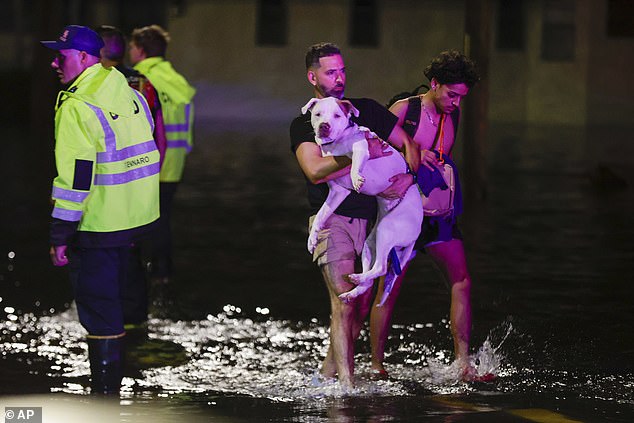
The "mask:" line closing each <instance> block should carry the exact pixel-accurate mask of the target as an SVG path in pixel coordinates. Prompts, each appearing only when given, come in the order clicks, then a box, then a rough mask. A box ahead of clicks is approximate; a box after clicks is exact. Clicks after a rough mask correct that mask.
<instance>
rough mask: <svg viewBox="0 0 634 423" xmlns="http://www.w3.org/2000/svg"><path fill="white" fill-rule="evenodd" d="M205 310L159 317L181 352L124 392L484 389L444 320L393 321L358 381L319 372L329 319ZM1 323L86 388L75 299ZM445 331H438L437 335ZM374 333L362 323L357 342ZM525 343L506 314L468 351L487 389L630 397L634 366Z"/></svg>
mask: <svg viewBox="0 0 634 423" xmlns="http://www.w3.org/2000/svg"><path fill="white" fill-rule="evenodd" d="M225 309H226V312H223V313H219V314H217V315H209V316H208V317H207V319H204V320H200V321H177V322H174V321H171V320H168V319H158V318H153V319H151V320H150V322H149V327H150V339H151V340H152V341H160V342H165V343H168V344H171V345H176V346H178V348H179V349H180V350H181V351H184V353H183V354H181V357H183V356H184V357H185V360H182V359H181V358H179V360H174V361H173V362H171V363H170V362H169V360H168V362H167V364H168V365H165V366H162V367H152V368H147V369H144V370H142V371H140V372H139V373H137V374H134V375H126V377H125V378H124V380H123V385H124V387H123V394H124V395H132V396H138V395H144V393H148V392H150V393H153V394H152V395H174V394H178V393H190V394H212V393H216V394H218V395H246V396H250V397H254V398H266V399H269V400H272V401H275V402H280V403H285V402H299V403H302V404H310V403H313V402H315V401H321V400H327V399H329V398H330V399H333V398H346V397H359V398H364V397H375V398H376V397H406V396H412V395H425V396H426V395H435V394H442V395H445V394H461V393H468V392H474V391H479V390H481V389H482V388H483V386H481V385H477V384H476V385H474V384H470V383H465V382H463V380H462V373H461V371H462V369H461V368H460V366H458V364H457V363H454V362H452V361H451V357H452V353H451V351H450V350H448V349H443V348H442V347H439V345H443V342H444V343H445V344H446V342H445V341H446V338H447V335H448V326H447V325H448V322H446V321H442V322H439V323H433V324H432V323H415V324H412V325H400V326H399V325H397V326H396V327H395V328H394V330H393V333H392V338H391V341H390V342H391V343H392V345H393V347H392V349H391V350H390V351H388V355H387V360H386V362H387V366H388V371H389V373H390V379H389V380H380V381H377V380H373V378H372V374H371V369H370V366H369V361H370V357H369V351H367V350H363V349H361V351H360V352H359V353H357V354H356V356H355V363H356V369H355V382H356V387H355V388H353V389H344V388H343V387H341V386H340V385H339V384H338V383H337V382H336V381H333V380H323V379H320V378H319V377H317V376H316V369H317V368H318V367H319V365H320V362H321V360H322V358H323V357H324V355H325V353H326V351H327V347H328V342H329V341H328V329H327V327H325V326H324V325H323V324H320V323H319V322H318V321H317V320H316V319H312V320H310V321H308V322H301V321H299V322H298V321H288V320H275V319H273V318H270V317H268V315H263V314H261V313H257V312H256V313H254V317H253V318H248V317H245V316H244V312H243V311H242V310H240V308H239V307H226V308H225ZM12 314H13V315H16V316H17V318H16V319H14V320H10V319H7V320H5V321H4V322H2V323H1V326H0V329H1V330H0V354H2V356H5V357H9V356H12V357H14V358H17V360H18V361H20V362H23V363H25V364H24V366H25V367H27V368H28V370H29V372H31V373H39V374H41V375H45V376H46V377H47V378H48V379H47V380H49V381H50V384H51V390H52V391H54V392H66V393H73V394H86V393H87V392H88V389H87V385H88V380H89V374H90V370H89V365H88V360H87V348H86V344H85V342H84V337H85V331H84V330H83V328H82V327H81V325H80V324H79V323H78V322H77V318H76V310H75V309H74V307H71V308H70V309H68V310H66V311H65V312H62V313H58V314H55V315H51V316H41V317H36V316H34V315H32V314H22V315H20V314H19V313H15V312H14V313H12ZM441 338H442V339H445V341H440V340H439V339H441ZM368 343H369V339H368V334H367V331H363V332H362V335H361V339H360V344H361V345H364V346H366V347H365V348H367V344H368ZM529 347H530V345H529V343H528V342H527V341H526V339H525V337H524V334H522V333H519V332H518V331H517V330H516V329H515V327H514V326H513V325H512V324H511V323H510V322H504V323H502V324H501V325H500V326H499V327H497V328H495V329H493V330H491V331H490V333H489V334H488V336H487V337H486V339H485V341H484V342H483V343H482V345H481V346H480V347H479V348H478V350H477V352H476V353H475V354H473V355H472V356H471V357H470V360H471V363H472V364H473V366H474V368H475V371H476V374H477V375H479V376H482V375H486V374H493V375H496V376H497V379H496V380H495V381H494V382H493V383H490V384H486V387H485V389H486V390H489V391H490V390H493V391H498V392H507V393H523V392H525V393H529V392H545V391H548V392H553V393H555V394H558V393H559V392H564V393H566V394H567V395H573V394H574V395H577V396H580V397H585V398H593V399H606V400H616V401H618V402H621V403H630V404H631V403H634V397H633V396H632V391H631V389H627V390H623V389H620V388H615V386H621V387H628V386H629V387H631V386H634V375H631V374H624V375H620V374H619V375H610V374H607V375H601V374H591V373H586V374H584V373H581V372H572V371H567V370H565V369H549V368H545V367H544V366H543V364H542V365H541V367H540V365H539V364H540V361H539V360H537V359H536V358H535V357H534V356H536V355H537V354H539V353H538V352H533V353H530V351H529V354H526V351H527V350H529Z"/></svg>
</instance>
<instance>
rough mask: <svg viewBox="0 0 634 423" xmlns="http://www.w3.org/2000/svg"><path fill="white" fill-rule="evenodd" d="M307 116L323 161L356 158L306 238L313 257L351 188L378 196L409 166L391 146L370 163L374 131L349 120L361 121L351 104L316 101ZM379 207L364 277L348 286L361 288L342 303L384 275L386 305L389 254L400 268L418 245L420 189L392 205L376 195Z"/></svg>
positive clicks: (413, 189)
mask: <svg viewBox="0 0 634 423" xmlns="http://www.w3.org/2000/svg"><path fill="white" fill-rule="evenodd" d="M308 111H310V112H311V119H310V121H311V124H312V126H313V129H314V131H315V141H316V142H317V144H318V145H319V147H320V148H321V153H322V156H324V157H325V156H348V157H350V158H351V159H352V166H351V168H350V175H349V176H348V175H345V176H342V177H339V178H337V179H333V180H332V181H329V182H328V188H329V192H328V197H327V198H326V201H325V203H324V204H323V205H322V207H321V208H320V209H319V211H318V212H317V215H316V216H315V219H314V220H313V225H312V227H311V229H310V234H309V235H308V251H310V252H311V253H312V252H313V251H314V250H315V247H316V245H317V238H318V233H319V231H320V230H321V229H323V228H324V224H325V222H326V220H328V218H329V217H330V215H332V214H333V213H334V211H335V210H336V209H337V207H338V206H339V205H340V204H341V203H342V202H343V200H344V199H345V198H346V197H347V196H348V194H350V192H351V190H352V189H354V190H355V191H357V192H360V193H362V194H366V195H372V196H377V195H378V194H379V193H381V192H383V191H385V189H387V188H388V187H389V186H390V185H391V182H390V178H391V177H392V176H394V175H398V174H401V173H405V172H406V170H407V164H406V162H405V159H403V156H401V154H400V153H399V152H398V151H396V150H395V149H394V148H393V147H391V146H390V147H388V149H391V150H392V154H390V155H386V156H382V157H379V158H376V159H372V160H370V159H369V157H370V153H369V151H368V142H367V140H366V134H372V132H371V131H370V130H369V129H368V128H364V127H360V126H358V125H357V124H355V123H354V122H352V121H351V120H350V116H351V114H354V115H355V116H359V111H358V110H357V109H356V108H355V107H354V106H353V105H352V103H350V102H349V101H348V100H338V99H336V98H334V97H327V98H323V99H317V98H313V99H311V100H310V101H309V102H308V103H307V104H306V105H305V106H304V107H302V113H304V114H305V113H306V112H308ZM372 135H373V136H376V135H374V134H372ZM377 204H378V215H377V222H376V224H375V225H374V228H373V229H372V232H370V235H369V236H368V238H367V239H366V241H365V244H364V245H363V252H362V254H361V264H362V266H363V273H355V274H351V275H349V278H350V281H351V282H352V283H355V284H356V285H357V286H356V287H355V288H354V289H352V290H350V291H348V292H344V293H343V294H341V295H339V298H341V299H342V300H343V301H349V300H352V299H353V298H356V297H358V296H359V295H361V294H363V293H364V292H366V291H367V290H368V289H370V288H371V287H372V283H373V282H374V279H375V278H377V277H379V276H383V275H386V278H385V284H384V286H385V287H386V289H385V290H384V293H383V297H382V298H381V302H380V304H379V305H383V303H384V302H385V300H386V299H387V297H388V295H389V289H391V286H392V284H393V281H394V278H395V277H396V275H395V274H394V271H392V270H391V269H388V265H387V261H388V254H389V253H390V250H392V248H394V249H395V250H396V254H397V256H398V259H399V261H400V263H401V265H402V266H404V265H405V264H406V263H407V262H408V261H409V260H410V258H411V256H412V251H413V249H414V242H415V241H416V239H417V238H418V235H419V233H420V227H421V223H422V222H423V205H422V202H421V197H420V194H419V193H418V189H417V188H416V185H412V186H410V187H409V189H408V190H407V192H406V193H405V195H404V196H403V198H401V199H397V200H388V199H386V198H383V197H380V196H377ZM388 270H389V271H388ZM388 287H389V288H388Z"/></svg>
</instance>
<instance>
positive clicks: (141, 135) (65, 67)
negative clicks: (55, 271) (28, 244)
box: [41, 25, 159, 394]
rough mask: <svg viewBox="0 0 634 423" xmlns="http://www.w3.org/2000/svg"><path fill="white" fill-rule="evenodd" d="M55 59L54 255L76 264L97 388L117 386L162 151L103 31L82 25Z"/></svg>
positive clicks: (58, 46) (73, 271) (63, 41)
mask: <svg viewBox="0 0 634 423" xmlns="http://www.w3.org/2000/svg"><path fill="white" fill-rule="evenodd" d="M41 43H42V45H44V46H45V47H48V48H50V49H53V50H56V51H57V55H56V56H55V58H54V59H53V62H52V63H51V67H52V68H53V69H54V70H55V71H56V72H57V74H58V76H59V79H60V81H61V83H62V84H63V85H65V86H68V88H67V89H63V90H62V91H60V93H59V94H58V96H57V102H56V107H55V109H56V113H55V161H56V168H57V177H56V178H55V179H54V180H53V190H52V199H53V200H54V208H53V213H52V217H53V219H52V222H51V228H50V240H51V245H52V246H51V249H50V255H51V260H52V262H53V264H54V265H55V266H65V265H67V264H69V268H70V279H71V282H72V285H73V291H74V295H75V302H76V304H77V313H78V315H79V321H80V322H81V324H82V326H83V327H84V328H85V329H86V331H87V332H88V335H87V342H88V356H89V360H90V371H91V392H93V393H103V394H117V393H118V392H119V388H120V385H121V377H122V364H123V363H122V343H123V337H124V336H125V331H124V327H123V311H122V304H121V303H122V301H121V296H120V291H121V285H122V284H123V283H124V282H125V278H126V275H127V269H128V257H129V250H130V244H131V243H132V242H133V241H134V240H135V239H136V238H137V237H139V236H141V235H142V234H144V233H146V232H148V231H150V230H151V227H152V223H153V222H155V221H156V220H157V219H158V217H159V176H158V174H159V152H158V150H157V148H156V144H155V143H154V140H153V139H152V131H153V125H154V122H153V120H152V116H151V115H150V111H149V108H148V105H147V102H146V101H145V99H144V98H143V96H142V95H141V94H140V93H138V92H137V91H135V90H133V89H131V88H130V87H129V86H128V83H127V81H126V79H125V77H124V76H123V75H122V74H121V72H119V71H117V70H116V69H114V68H110V69H106V68H104V67H103V66H102V65H101V64H100V63H99V50H100V49H101V48H102V47H103V41H102V39H101V37H99V35H98V34H97V33H95V32H94V31H93V30H91V29H89V28H87V27H84V26H77V25H70V26H67V27H65V28H64V31H63V32H62V34H61V35H60V37H59V38H58V39H57V40H55V41H42V42H41Z"/></svg>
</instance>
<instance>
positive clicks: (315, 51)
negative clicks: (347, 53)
mask: <svg viewBox="0 0 634 423" xmlns="http://www.w3.org/2000/svg"><path fill="white" fill-rule="evenodd" d="M336 55H339V56H341V50H339V47H338V46H337V45H336V44H333V43H317V44H313V45H312V46H310V47H308V51H307V52H306V69H310V68H311V67H319V59H321V58H322V57H328V56H336Z"/></svg>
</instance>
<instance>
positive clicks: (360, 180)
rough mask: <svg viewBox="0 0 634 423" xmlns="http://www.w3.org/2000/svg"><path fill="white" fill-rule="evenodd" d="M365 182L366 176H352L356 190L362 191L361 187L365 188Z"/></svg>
mask: <svg viewBox="0 0 634 423" xmlns="http://www.w3.org/2000/svg"><path fill="white" fill-rule="evenodd" d="M363 184H365V178H364V177H363V176H361V175H355V176H354V177H352V187H353V188H354V190H355V191H356V192H360V191H361V188H363Z"/></svg>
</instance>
